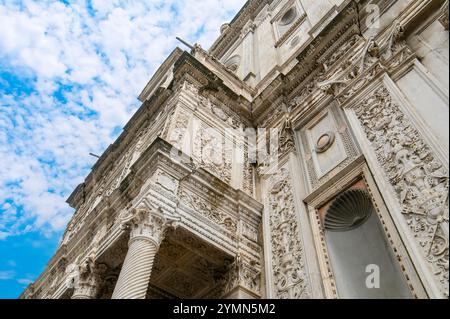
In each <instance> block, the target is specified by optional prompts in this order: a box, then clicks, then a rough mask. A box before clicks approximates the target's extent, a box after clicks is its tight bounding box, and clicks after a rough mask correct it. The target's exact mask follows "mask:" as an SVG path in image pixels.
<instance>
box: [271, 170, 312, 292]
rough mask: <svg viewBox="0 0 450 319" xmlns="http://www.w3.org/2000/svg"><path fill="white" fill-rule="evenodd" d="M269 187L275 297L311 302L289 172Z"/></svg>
mask: <svg viewBox="0 0 450 319" xmlns="http://www.w3.org/2000/svg"><path fill="white" fill-rule="evenodd" d="M269 184H270V185H271V186H270V187H269V190H268V194H267V195H268V199H267V206H266V207H267V208H266V209H267V214H268V218H269V227H270V238H271V242H270V249H271V256H272V257H271V261H272V267H273V271H272V276H273V280H274V284H273V293H274V297H275V298H281V299H301V298H310V297H311V288H310V286H309V284H308V279H307V274H306V270H305V257H304V248H303V243H302V242H301V240H300V237H299V231H300V225H299V224H298V218H297V214H296V210H295V206H294V194H293V187H292V180H291V177H290V175H289V171H288V169H287V168H285V167H284V168H282V169H280V171H279V172H278V173H277V174H276V175H274V176H272V177H271V181H269Z"/></svg>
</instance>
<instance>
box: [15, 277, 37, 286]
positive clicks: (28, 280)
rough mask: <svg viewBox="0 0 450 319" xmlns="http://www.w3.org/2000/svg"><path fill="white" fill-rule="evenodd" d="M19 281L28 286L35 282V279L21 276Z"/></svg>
mask: <svg viewBox="0 0 450 319" xmlns="http://www.w3.org/2000/svg"><path fill="white" fill-rule="evenodd" d="M17 282H18V283H19V284H21V285H25V286H27V285H29V284H31V283H32V282H33V280H31V279H27V278H20V279H17Z"/></svg>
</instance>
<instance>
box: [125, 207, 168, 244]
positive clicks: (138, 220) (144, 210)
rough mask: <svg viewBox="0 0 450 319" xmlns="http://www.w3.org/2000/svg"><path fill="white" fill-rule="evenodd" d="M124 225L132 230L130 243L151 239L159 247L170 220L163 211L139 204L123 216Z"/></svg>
mask: <svg viewBox="0 0 450 319" xmlns="http://www.w3.org/2000/svg"><path fill="white" fill-rule="evenodd" d="M121 223H122V226H123V227H124V228H125V229H127V230H129V232H130V243H131V242H132V241H135V240H148V241H151V242H152V243H153V244H154V245H155V246H156V247H159V245H160V244H161V242H162V240H163V239H164V235H165V231H166V229H167V227H168V226H169V224H170V222H169V221H168V220H167V218H166V217H165V216H164V215H163V214H162V213H161V211H159V210H156V209H153V208H148V207H143V206H138V207H137V208H133V209H131V210H130V211H128V212H127V213H125V214H124V216H122V217H121Z"/></svg>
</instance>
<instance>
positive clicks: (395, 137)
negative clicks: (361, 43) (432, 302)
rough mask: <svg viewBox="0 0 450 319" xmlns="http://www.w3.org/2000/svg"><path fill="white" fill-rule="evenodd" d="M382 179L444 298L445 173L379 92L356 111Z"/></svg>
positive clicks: (384, 92)
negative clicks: (392, 192)
mask: <svg viewBox="0 0 450 319" xmlns="http://www.w3.org/2000/svg"><path fill="white" fill-rule="evenodd" d="M355 112H356V115H357V117H358V119H359V120H360V122H361V125H362V127H363V129H364V131H365V133H366V135H367V138H368V139H369V141H370V142H371V144H372V147H373V149H374V151H375V154H376V156H377V159H378V161H379V163H380V165H381V167H383V169H384V172H385V175H386V177H387V179H388V180H389V182H390V184H391V185H392V186H393V188H394V189H395V191H396V192H397V198H398V201H399V204H400V207H401V209H402V214H403V216H404V219H405V222H406V223H407V224H408V226H409V227H410V229H411V232H412V233H413V235H414V238H415V239H416V244H417V245H418V247H419V248H420V250H421V252H422V254H423V256H424V257H425V260H426V261H427V262H428V264H429V267H430V269H431V273H432V274H433V276H434V277H435V279H436V282H437V283H438V285H439V286H440V287H441V292H442V295H443V296H446V297H448V264H449V252H448V244H449V242H448V241H449V238H448V172H447V170H446V169H445V167H444V166H443V164H442V163H441V162H440V161H439V159H438V158H436V157H435V155H434V154H433V153H432V151H431V149H430V147H429V146H428V145H427V144H426V142H425V141H424V139H423V138H422V136H421V135H420V133H419V132H418V131H417V130H416V129H415V128H414V126H413V125H412V123H411V122H410V120H409V119H408V118H407V117H406V116H405V114H403V112H402V111H401V109H400V108H399V107H398V105H396V103H395V102H394V101H393V100H392V98H391V96H390V94H389V92H388V90H387V89H386V88H385V87H381V88H379V89H378V90H376V91H375V92H374V93H372V94H371V95H370V96H369V97H368V98H366V100H365V101H364V102H363V103H359V104H358V106H357V107H356V108H355Z"/></svg>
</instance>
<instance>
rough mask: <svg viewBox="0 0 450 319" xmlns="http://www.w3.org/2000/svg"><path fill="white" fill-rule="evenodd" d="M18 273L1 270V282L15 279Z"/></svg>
mask: <svg viewBox="0 0 450 319" xmlns="http://www.w3.org/2000/svg"><path fill="white" fill-rule="evenodd" d="M15 275H16V273H15V272H14V271H13V270H0V280H10V279H13V278H14V276H15Z"/></svg>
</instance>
